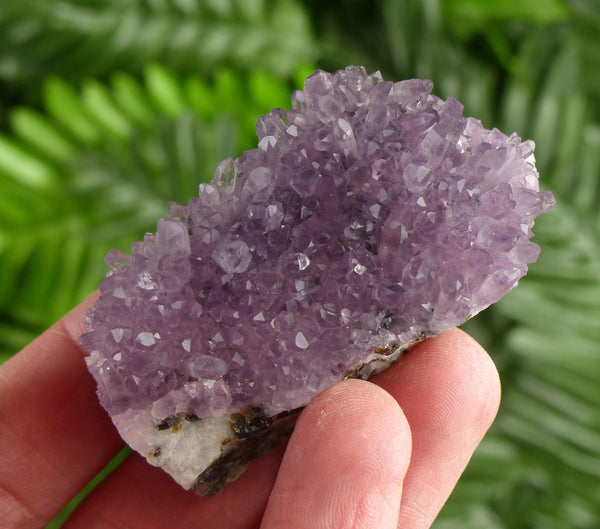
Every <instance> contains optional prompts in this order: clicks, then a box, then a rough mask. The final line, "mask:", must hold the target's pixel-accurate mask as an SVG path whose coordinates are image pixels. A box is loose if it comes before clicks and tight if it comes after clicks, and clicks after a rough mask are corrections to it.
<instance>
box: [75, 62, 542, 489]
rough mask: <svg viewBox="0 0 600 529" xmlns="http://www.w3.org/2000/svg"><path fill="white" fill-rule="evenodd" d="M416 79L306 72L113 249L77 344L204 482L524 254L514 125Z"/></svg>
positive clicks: (532, 177)
mask: <svg viewBox="0 0 600 529" xmlns="http://www.w3.org/2000/svg"><path fill="white" fill-rule="evenodd" d="M431 88H432V83H431V82H430V81H427V80H419V79H412V80H407V81H402V82H397V83H393V82H385V81H383V80H382V78H381V76H380V74H379V73H375V74H373V75H367V74H366V72H365V70H364V69H363V68H360V67H348V68H346V69H345V70H342V71H338V72H336V73H334V74H329V73H325V72H317V73H315V74H313V75H312V76H311V77H309V78H308V79H307V80H306V84H305V89H304V91H297V92H296V93H295V94H294V95H293V97H292V107H293V109H292V110H289V111H284V110H280V109H276V110H273V111H272V112H271V113H270V114H268V115H266V116H264V117H262V118H260V119H259V121H258V123H257V133H258V139H259V142H258V148H257V149H255V150H251V151H248V152H245V153H244V154H243V155H242V156H241V157H240V158H238V159H236V160H232V159H228V160H225V161H224V162H222V163H221V165H220V166H219V167H218V169H217V171H216V175H215V177H214V180H213V181H212V182H211V183H210V184H203V185H201V186H200V194H199V196H198V197H194V198H192V199H191V200H190V201H189V203H188V205H187V206H184V205H180V204H171V206H170V211H171V217H170V218H163V219H161V220H159V221H158V227H157V233H156V235H151V234H147V235H146V237H145V238H144V241H143V242H139V243H135V244H134V245H133V255H131V256H130V255H126V254H123V253H121V252H119V251H116V250H113V251H111V252H110V253H109V254H108V256H107V258H106V262H107V264H108V265H109V266H110V267H111V268H112V271H110V272H109V273H108V275H107V277H106V279H105V280H104V281H103V282H102V284H101V285H100V292H101V297H100V298H99V300H98V301H97V303H96V305H95V307H94V308H93V309H92V311H91V312H90V314H89V315H88V318H89V322H88V323H89V330H88V331H87V332H86V333H85V334H84V335H83V337H82V343H83V344H84V346H85V348H86V349H87V350H88V351H89V356H88V357H87V365H88V367H89V370H90V371H91V373H92V375H93V376H94V378H95V379H96V382H97V384H98V395H99V398H100V402H101V404H102V405H103V406H104V408H105V409H106V410H107V411H108V413H109V414H110V415H111V417H112V420H113V422H114V424H115V425H116V427H117V428H118V430H119V432H120V433H121V435H122V437H123V438H124V439H125V440H126V441H127V442H128V443H129V444H130V445H131V446H132V447H133V448H134V449H136V450H137V451H139V452H140V453H141V454H142V455H144V456H145V457H146V458H147V459H148V460H149V462H150V463H152V464H154V465H158V466H161V467H163V468H164V469H165V470H166V471H167V472H169V473H170V474H171V475H172V476H173V477H174V478H175V480H176V481H177V482H179V483H180V484H181V485H182V486H183V487H185V488H187V489H189V488H194V489H195V490H196V491H197V492H199V493H200V494H213V493H216V492H218V491H219V490H220V489H221V488H222V487H223V486H224V485H225V484H226V483H227V482H228V481H230V480H231V479H234V478H235V477H236V476H237V475H238V474H239V473H240V472H241V471H242V470H243V468H244V467H245V465H247V463H248V462H249V461H250V460H251V459H252V458H253V457H256V456H257V455H260V454H261V453H263V452H264V451H266V450H268V449H270V448H271V447H272V446H273V445H275V444H277V442H278V441H279V439H280V438H281V436H282V435H286V434H287V433H289V431H290V430H291V428H293V424H294V421H295V416H296V414H297V413H298V411H299V410H300V409H301V408H302V407H303V406H305V405H306V404H307V403H308V402H309V401H310V400H311V399H312V398H313V397H314V396H315V395H317V394H318V393H319V392H321V391H322V390H323V389H325V388H327V387H328V386H330V385H332V384H334V383H335V382H337V381H339V380H341V379H343V378H345V377H350V376H354V377H362V378H366V377H368V376H370V375H371V374H372V373H374V372H378V371H380V370H382V369H383V368H384V367H385V366H388V365H390V363H391V362H393V361H394V360H396V359H397V358H398V357H399V355H400V354H401V353H402V351H404V350H406V349H407V348H408V347H410V346H411V345H412V344H414V343H415V342H417V341H419V340H422V339H423V338H425V337H427V336H432V335H435V334H438V333H441V332H442V331H444V330H447V329H449V328H451V327H454V326H456V325H459V324H461V323H463V322H464V321H465V320H467V319H468V318H469V317H470V316H472V315H474V314H475V313H477V312H479V311H480V310H482V309H483V308H485V307H487V306H488V305H490V304H491V303H493V302H495V301H497V300H499V299H500V298H501V297H502V296H503V295H504V294H506V293H507V292H508V291H509V290H510V289H511V288H513V287H514V286H515V285H516V284H517V282H518V280H519V278H520V277H521V276H523V275H524V274H525V273H526V271H527V264H528V263H531V262H533V261H535V260H536V258H537V256H538V252H539V248H538V246H537V245H535V244H534V243H532V242H530V241H529V239H530V237H531V236H532V232H531V227H532V226H533V221H534V218H535V217H536V216H537V215H538V214H540V213H543V212H545V211H548V210H549V209H550V208H551V207H552V204H553V198H552V196H551V195H550V193H547V192H540V191H539V186H538V174H537V171H536V169H535V166H534V156H533V148H534V145H533V143H532V142H531V141H525V142H522V141H521V140H520V138H519V137H517V135H515V134H513V135H512V136H510V137H507V136H505V135H504V134H502V133H501V132H499V131H498V130H486V129H485V128H484V127H483V126H482V124H481V122H479V121H477V120H475V119H473V118H464V117H463V116H462V105H461V104H460V103H459V102H458V101H456V100H455V99H452V98H449V99H447V100H446V101H443V100H441V99H440V98H438V97H436V96H433V95H431V94H430V91H431Z"/></svg>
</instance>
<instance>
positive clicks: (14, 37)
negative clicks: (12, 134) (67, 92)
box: [0, 0, 317, 97]
mask: <svg viewBox="0 0 600 529" xmlns="http://www.w3.org/2000/svg"><path fill="white" fill-rule="evenodd" d="M316 53H317V50H316V48H315V46H314V39H313V38H312V35H311V27H310V22H309V20H308V18H307V15H306V13H305V10H304V9H303V7H302V5H301V4H300V3H299V2H298V1H297V0H253V1H252V2H248V1H246V0H233V1H228V2H222V1H213V0H199V1H197V2H171V1H169V2H167V1H165V2H139V1H137V0H126V1H122V0H109V1H103V2H97V1H94V2H89V1H88V2H84V1H80V0H63V1H60V2H39V1H38V0H3V1H2V3H1V4H0V79H2V80H4V81H5V82H7V83H11V85H12V87H13V89H16V88H18V89H22V88H27V89H30V88H34V89H35V87H36V85H37V84H39V83H40V82H41V81H42V80H43V79H44V78H45V77H46V76H47V75H49V74H51V75H59V76H60V77H61V78H64V79H67V80H70V81H80V80H82V79H85V78H88V77H92V78H98V77H102V76H106V75H107V74H110V73H112V72H113V71H116V70H125V71H129V72H140V71H141V70H143V68H144V67H145V64H146V63H148V62H150V61H157V62H162V63H164V64H167V65H169V66H170V67H171V68H173V69H175V70H177V71H179V72H188V73H192V72H198V73H203V74H209V73H211V72H212V70H213V69H214V68H216V67H218V66H223V65H229V66H232V67H235V68H238V69H239V70H242V71H248V70H249V69H258V70H264V71H268V72H271V73H274V74H278V75H286V76H287V75H291V74H292V73H293V72H294V71H295V69H296V67H297V66H298V65H299V64H302V63H306V62H309V63H312V62H314V61H315V59H316ZM14 95H15V93H14V92H13V96H14ZM31 97H34V94H32V96H31Z"/></svg>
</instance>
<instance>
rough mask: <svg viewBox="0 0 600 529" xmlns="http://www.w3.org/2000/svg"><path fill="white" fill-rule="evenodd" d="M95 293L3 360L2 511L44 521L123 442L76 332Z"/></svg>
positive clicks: (23, 524)
mask: <svg viewBox="0 0 600 529" xmlns="http://www.w3.org/2000/svg"><path fill="white" fill-rule="evenodd" d="M93 301H94V298H89V299H88V300H86V301H85V302H84V303H82V304H81V305H79V306H78V307H76V308H75V309H74V310H73V311H72V312H70V313H69V314H68V315H67V316H65V318H63V320H61V321H59V322H58V323H57V324H55V325H54V326H53V327H51V328H50V329H49V330H48V331H46V332H45V333H44V334H43V335H41V336H40V337H39V338H38V339H37V340H35V341H34V342H33V343H31V344H30V345H29V346H27V347H26V348H25V349H23V351H21V352H20V353H19V354H17V355H16V356H14V357H13V358H11V359H10V360H9V361H7V362H6V363H5V364H3V365H2V366H0V446H1V447H2V449H1V450H0V519H1V520H2V523H4V524H6V526H7V527H17V528H19V529H28V528H33V527H36V528H37V527H43V526H45V524H46V522H47V521H48V520H50V519H51V518H52V517H53V516H54V514H55V513H56V512H58V511H59V510H60V509H61V508H62V507H63V506H64V505H65V504H66V503H67V502H68V501H69V500H70V499H71V498H72V497H73V496H74V495H75V494H76V493H77V492H78V491H79V490H80V489H81V488H82V487H83V486H84V485H85V484H86V483H87V482H88V481H89V480H90V479H91V478H92V477H93V476H94V475H95V474H96V473H97V472H98V471H99V470H100V469H101V468H102V467H103V466H104V465H105V464H106V463H107V462H108V461H109V460H110V459H111V458H112V457H113V456H114V455H115V454H116V453H117V452H118V450H119V448H120V447H121V446H122V441H121V440H120V439H119V437H118V435H117V434H116V432H115V429H114V427H113V426H112V423H111V422H110V420H109V419H108V417H107V415H106V413H105V412H104V411H103V410H102V409H101V407H100V405H99V404H98V400H97V398H96V396H95V384H94V382H93V380H92V378H91V376H90V375H89V373H88V372H87V369H86V367H85V363H84V361H83V351H82V350H81V348H80V347H79V345H78V344H77V343H76V341H74V339H73V337H72V335H71V334H70V333H69V330H68V329H69V328H70V329H71V332H73V333H77V334H78V332H77V331H78V330H80V329H81V325H82V323H81V319H82V318H83V315H84V313H85V311H86V310H87V308H88V307H89V306H90V305H91V304H92V303H93Z"/></svg>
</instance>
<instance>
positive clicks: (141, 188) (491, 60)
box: [0, 0, 600, 529]
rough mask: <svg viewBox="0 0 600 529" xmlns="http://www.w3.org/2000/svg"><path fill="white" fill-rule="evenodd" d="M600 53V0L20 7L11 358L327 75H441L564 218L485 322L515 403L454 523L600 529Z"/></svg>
mask: <svg viewBox="0 0 600 529" xmlns="http://www.w3.org/2000/svg"><path fill="white" fill-rule="evenodd" d="M599 35H600V4H598V2H597V0H528V1H527V2H521V1H518V0H371V1H368V0H331V1H329V2H322V1H317V0H305V1H304V2H302V1H301V0H250V1H248V0H102V1H100V0H47V1H46V2H40V1H38V0H2V3H1V4H0V361H2V360H3V359H7V358H8V357H9V356H10V355H12V354H14V353H15V352H16V351H17V350H18V349H19V348H20V347H22V346H23V345H24V344H25V343H27V342H28V341H30V340H31V339H33V338H34V337H35V336H36V335H37V334H39V333H40V332H41V331H42V330H43V329H44V328H46V327H47V326H48V325H50V324H51V323H52V322H54V321H55V320H56V319H57V318H59V317H60V316H61V315H62V314H64V313H65V312H66V311H67V310H68V309H69V308H70V307H71V306H73V305H74V304H75V303H77V302H78V301H80V300H81V299H82V298H84V297H85V296H86V295H87V294H89V293H90V292H91V291H92V290H93V289H94V288H95V287H96V286H97V284H98V282H99V281H100V280H101V278H102V277H103V275H104V273H105V271H106V268H105V266H104V264H103V256H104V254H105V253H106V252H107V251H108V250H109V249H110V248H113V247H117V248H120V249H121V250H124V251H128V249H129V247H130V245H131V243H132V242H133V241H135V240H139V239H140V238H141V237H142V235H143V233H144V232H145V231H153V230H154V229H155V225H156V220H157V219H158V218H159V217H160V216H162V215H164V214H165V213H166V211H167V209H166V208H167V203H168V201H184V202H185V201H187V199H188V198H189V197H190V196H192V195H194V194H196V193H197V186H198V184H199V183H200V182H203V181H207V180H209V179H210V178H211V176H212V174H213V172H214V169H215V167H216V165H217V163H218V162H219V161H220V160H221V159H223V158H225V157H227V156H236V155H239V154H240V153H241V152H242V151H243V150H244V149H248V148H252V147H254V146H255V143H256V142H255V136H254V122H255V120H256V119H257V117H258V116H259V115H261V114H263V113H265V112H267V111H268V110H269V109H270V108H271V107H277V106H282V107H289V96H290V94H291V92H292V91H293V89H295V88H298V87H300V86H301V80H302V79H303V78H304V77H305V75H306V74H307V73H309V72H310V71H312V70H313V69H315V68H316V67H321V68H324V69H328V70H332V69H337V68H341V67H343V66H345V65H347V64H363V65H365V66H366V67H367V69H368V70H369V71H374V70H377V69H379V70H381V71H382V73H383V75H384V77H385V78H386V79H395V80H399V79H402V78H409V77H427V78H431V79H433V80H434V83H435V89H434V90H435V93H436V94H437V95H439V96H441V97H444V98H445V97H448V96H454V97H456V98H458V99H459V100H460V101H461V102H463V103H464V105H465V114H467V115H473V116H476V117H478V118H480V119H482V121H483V122H484V124H485V125H486V126H488V127H494V126H495V127H498V128H500V129H501V130H503V131H504V132H507V133H510V132H512V131H516V132H518V133H519V134H520V135H521V136H522V137H528V138H529V137H530V138H533V139H534V140H535V142H536V144H537V148H536V157H537V160H538V169H539V171H540V174H541V181H542V184H543V186H544V187H546V188H547V189H550V190H552V191H553V192H554V194H555V196H556V198H557V202H558V205H557V207H556V208H555V209H554V210H553V211H552V212H551V213H549V214H547V215H544V216H542V217H541V218H540V219H539V221H538V222H537V223H536V229H535V231H536V238H535V240H536V242H537V243H538V244H540V245H541V246H542V253H541V256H540V260H539V261H538V263H536V264H534V265H532V266H531V268H530V273H529V275H528V276H527V277H526V278H525V279H523V280H522V282H521V284H520V286H519V287H518V288H517V289H515V290H514V291H513V292H511V293H510V294H509V295H508V296H506V298H505V299H503V300H502V301H501V302H500V303H498V304H497V305H496V306H494V307H491V308H490V309H488V310H486V311H485V312H484V313H482V314H480V315H479V316H478V317H477V318H475V319H474V320H472V321H471V322H468V324H467V325H466V326H465V327H466V328H467V330H468V331H469V332H471V333H472V334H473V335H474V336H475V337H476V338H477V339H478V340H480V341H481V343H482V344H483V345H484V346H485V347H486V348H487V349H488V350H489V351H490V352H491V353H492V355H493V357H494V359H495V360H496V362H497V364H498V367H499V369H500V372H501V377H502V381H503V386H504V400H503V404H502V408H501V410H500V414H499V417H498V419H497V421H496V424H495V426H494V427H493V429H492V431H491V432H490V434H489V435H488V437H487V438H486V439H485V441H484V443H483V444H482V446H481V448H480V449H479V450H478V451H477V452H476V454H475V456H474V458H473V461H472V463H471V465H470V466H469V468H468V470H467V472H466V474H465V475H464V477H463V479H462V480H461V482H460V483H459V485H458V487H457V489H456V491H455V493H454V494H453V496H452V498H451V500H450V501H449V503H448V504H447V506H446V507H445V509H444V511H443V512H442V515H441V516H440V519H439V520H438V521H437V522H436V524H435V527H436V528H438V529H453V528H458V527H460V528H467V529H469V528H479V527H488V528H492V529H495V528H506V529H509V528H510V529H521V528H523V529H525V528H538V527H544V528H548V529H563V528H565V527H570V528H576V529H594V528H598V527H600V515H599V514H598V505H600V413H598V409H599V408H600V385H599V384H598V380H600V215H599V211H600V39H599V38H598V36H599ZM76 501H79V499H77V500H76ZM63 518H64V514H63ZM58 525H59V520H57V521H55V522H54V523H53V525H52V527H58Z"/></svg>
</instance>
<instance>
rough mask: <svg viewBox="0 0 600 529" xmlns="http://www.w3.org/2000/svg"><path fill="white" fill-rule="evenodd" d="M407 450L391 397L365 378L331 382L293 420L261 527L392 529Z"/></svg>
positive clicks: (399, 416)
mask: <svg viewBox="0 0 600 529" xmlns="http://www.w3.org/2000/svg"><path fill="white" fill-rule="evenodd" d="M410 452H411V436H410V429H409V426H408V423H407V421H406V418H405V417H404V414H403V413H402V411H401V410H400V408H399V406H398V405H397V403H396V402H395V401H394V400H393V398H392V397H391V396H390V395H389V394H388V393H387V392H385V391H383V390H382V389H381V388H379V387H377V386H375V385H374V384H371V383H369V382H365V381H362V380H348V381H345V382H341V383H339V384H336V385H335V386H334V387H333V388H330V389H328V390H326V391H325V392H324V393H322V394H321V395H319V396H318V397H316V399H314V400H313V401H312V402H311V403H310V404H309V405H308V407H307V408H306V409H305V410H304V412H303V413H302V415H301V416H300V418H299V420H298V424H297V425H296V429H295V431H294V434H293V436H292V438H291V440H290V443H289V445H288V447H287V450H286V453H285V456H284V458H283V462H282V464H281V468H280V470H279V475H278V478H277V481H276V483H275V487H274V489H273V492H272V494H271V498H270V500H269V504H268V506H267V510H266V513H265V517H264V519H263V523H262V525H261V529H274V528H281V527H285V528H286V529H330V528H336V529H343V528H348V529H351V528H352V529H359V528H365V529H367V528H377V529H393V528H395V527H396V524H397V520H398V513H399V508H400V496H401V494H402V481H403V478H404V475H405V473H406V470H407V468H408V463H409V460H410Z"/></svg>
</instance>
